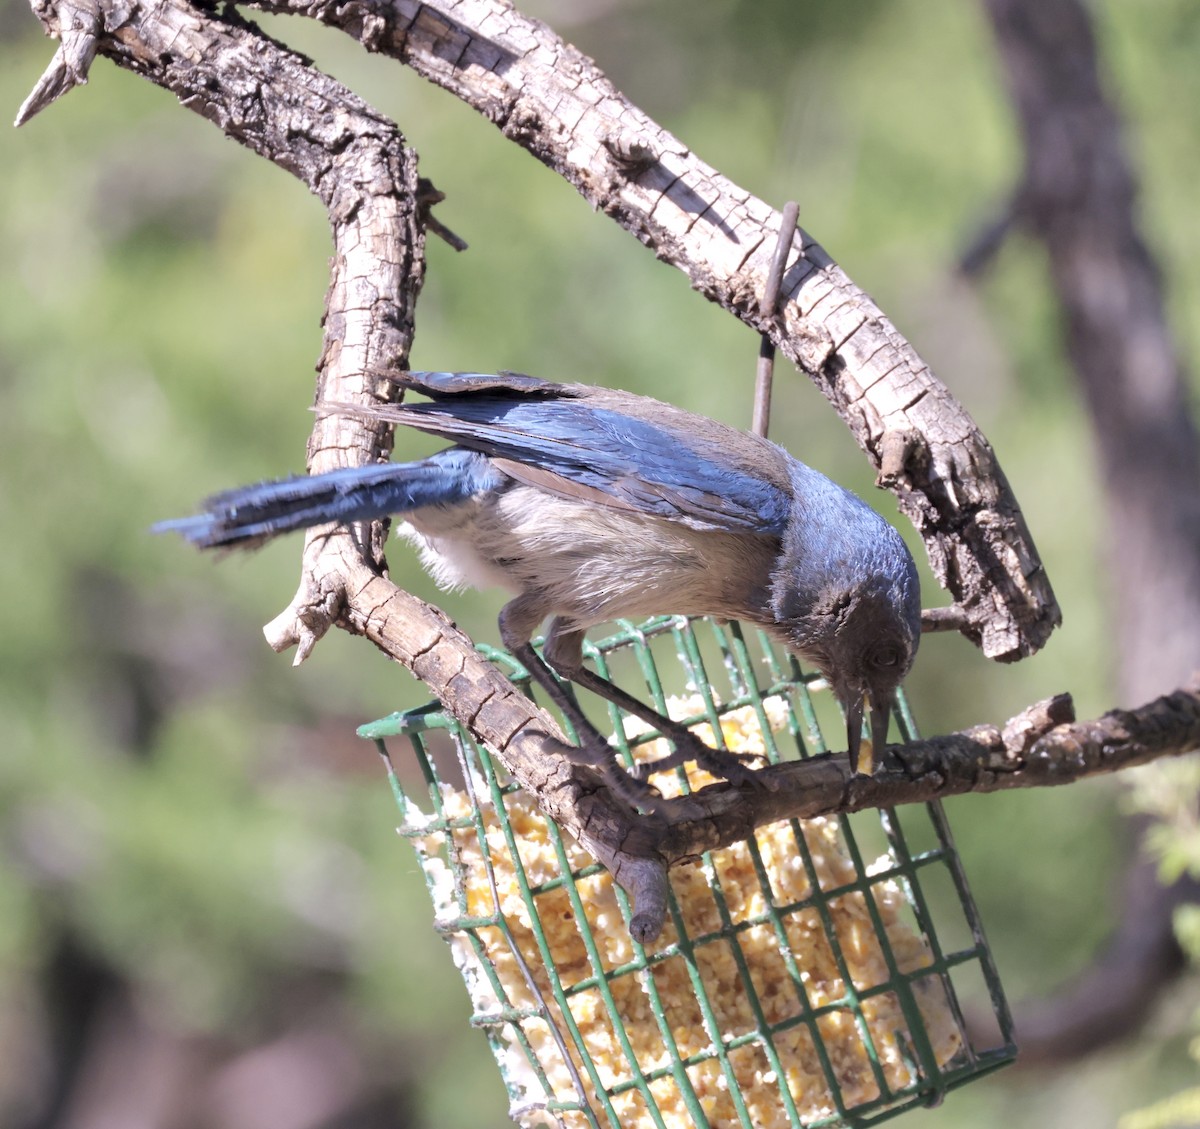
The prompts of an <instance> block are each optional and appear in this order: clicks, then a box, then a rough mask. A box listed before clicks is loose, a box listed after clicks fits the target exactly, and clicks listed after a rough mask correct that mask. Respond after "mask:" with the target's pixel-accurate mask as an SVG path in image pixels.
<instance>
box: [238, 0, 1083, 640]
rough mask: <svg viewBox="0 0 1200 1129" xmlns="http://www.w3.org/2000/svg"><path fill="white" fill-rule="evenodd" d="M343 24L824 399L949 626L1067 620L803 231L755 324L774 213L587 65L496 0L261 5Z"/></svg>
mask: <svg viewBox="0 0 1200 1129" xmlns="http://www.w3.org/2000/svg"><path fill="white" fill-rule="evenodd" d="M256 6H258V7H261V8H263V9H264V10H270V11H276V12H290V13H292V14H296V15H304V16H308V17H310V18H313V19H317V20H320V21H321V22H323V23H327V24H330V25H331V26H334V27H337V28H339V29H341V30H342V31H344V32H346V33H347V34H348V35H350V36H352V37H353V38H355V39H356V40H358V41H359V42H361V43H362V44H363V46H364V47H366V48H367V49H369V50H371V51H377V52H380V53H382V54H386V55H391V56H393V57H394V58H396V59H398V60H400V61H401V62H403V63H406V64H407V65H408V66H410V67H412V68H413V69H414V70H415V71H417V72H418V73H419V74H421V75H423V76H424V77H425V78H427V79H429V80H430V81H432V82H434V83H436V84H437V85H439V86H441V87H442V88H444V89H446V90H448V91H450V92H451V93H452V94H454V95H455V96H457V97H458V98H460V99H462V100H463V101H464V102H466V103H467V104H468V105H470V106H472V107H473V108H474V109H476V110H478V111H479V112H480V113H481V114H483V115H484V116H485V117H487V118H488V119H489V120H490V121H492V122H493V123H495V125H496V126H497V127H498V128H499V129H500V131H501V132H502V133H503V134H504V136H505V137H507V138H508V139H509V140H511V141H513V142H515V143H516V144H518V145H521V146H522V147H523V148H525V149H527V150H528V151H529V152H530V153H532V154H533V155H534V156H535V157H537V158H538V160H540V161H542V162H543V163H545V164H546V165H547V166H549V167H550V168H551V169H553V170H554V171H555V172H557V173H558V174H559V175H560V176H562V177H563V178H564V179H565V180H567V181H568V182H569V183H570V184H572V185H573V186H574V187H575V189H576V190H577V191H578V192H579V193H580V194H581V195H582V196H583V197H584V198H585V199H586V200H587V201H588V202H589V203H590V204H591V205H592V206H593V207H594V208H596V209H597V210H599V211H602V212H604V213H605V214H606V215H608V216H610V217H611V218H612V219H614V220H615V221H616V222H617V223H619V224H620V225H621V226H622V227H624V228H625V229H626V230H627V231H629V232H630V233H631V234H633V235H634V236H636V238H638V239H639V240H640V241H641V242H642V243H644V244H645V245H646V246H647V247H648V248H650V249H651V250H653V251H654V253H655V255H656V256H657V257H658V258H659V259H661V260H663V261H664V262H666V263H669V264H670V265H672V266H675V267H677V268H678V269H680V270H682V271H683V272H684V273H685V274H686V275H687V276H688V278H689V279H690V281H691V284H692V286H693V287H694V288H695V289H696V290H698V291H699V292H700V293H701V294H703V295H704V296H705V297H707V298H709V299H710V300H712V301H714V302H716V303H718V304H719V305H721V306H722V307H723V308H725V309H726V310H728V311H730V312H731V313H733V314H734V315H735V316H737V317H738V318H740V319H741V320H742V321H744V322H745V323H746V324H747V325H750V326H752V327H753V328H754V329H756V330H758V331H760V332H762V333H765V334H767V335H769V337H770V338H771V339H772V340H773V341H774V343H775V344H776V346H777V347H778V348H779V349H780V350H781V351H782V352H783V354H784V355H785V356H786V357H788V358H789V359H790V360H792V361H793V362H794V363H795V364H796V365H798V366H799V367H800V368H801V369H802V370H803V371H804V372H805V373H807V374H808V375H809V376H810V377H811V378H812V379H813V381H814V382H815V383H816V384H817V386H818V387H819V388H820V389H821V391H822V392H823V393H824V394H825V395H826V396H827V397H828V399H829V400H830V402H831V403H832V404H833V406H834V408H835V409H836V410H837V412H838V414H839V415H840V416H841V417H842V419H843V420H844V421H845V423H846V424H847V426H848V427H849V428H850V430H851V432H852V433H853V434H854V437H855V438H856V440H857V441H858V443H859V446H860V447H861V448H862V449H863V451H864V452H866V454H867V456H868V458H870V460H871V461H872V463H873V464H874V465H875V467H876V468H877V469H878V471H879V480H878V481H879V484H880V485H881V486H884V487H887V488H888V489H890V490H892V491H893V492H894V493H895V495H896V497H897V498H898V500H899V504H900V508H901V510H902V511H903V512H904V513H905V515H906V516H908V517H909V518H910V519H911V520H912V522H913V523H914V525H916V527H917V529H918V530H919V531H920V533H921V536H922V537H923V538H924V541H925V545H926V550H927V552H928V555H929V560H930V564H931V566H932V568H933V571H934V574H935V575H936V576H937V578H938V581H939V582H940V583H941V584H942V585H943V586H944V587H946V588H947V589H948V590H949V591H950V593H951V595H952V596H953V598H954V602H955V604H956V605H957V606H959V607H960V608H961V612H962V615H961V617H960V620H959V623H958V627H959V630H960V631H962V633H963V634H965V635H967V636H968V637H969V638H971V639H972V640H973V641H974V642H975V643H977V644H978V645H979V646H980V647H982V649H983V651H984V653H985V654H987V655H989V656H990V657H993V658H996V659H1000V660H1005V661H1007V660H1013V659H1019V658H1022V657H1024V656H1026V655H1029V654H1032V653H1033V652H1035V651H1037V650H1038V649H1039V648H1040V647H1041V646H1042V644H1043V643H1044V642H1045V641H1046V638H1047V637H1048V636H1049V634H1050V632H1051V631H1052V630H1053V629H1054V628H1055V627H1056V626H1057V625H1058V624H1059V622H1060V620H1061V615H1060V612H1059V608H1058V604H1057V602H1056V601H1055V598H1054V593H1053V591H1052V589H1051V587H1050V582H1049V580H1048V578H1047V577H1046V574H1045V572H1044V570H1043V569H1042V565H1041V562H1040V560H1039V558H1038V555H1037V550H1036V549H1035V548H1034V545H1033V540H1032V538H1031V537H1030V535H1029V531H1028V530H1027V529H1026V527H1025V522H1024V519H1023V518H1022V516H1021V512H1020V509H1019V508H1018V506H1017V503H1016V499H1015V498H1014V497H1013V495H1012V491H1011V490H1010V489H1009V486H1008V483H1007V481H1006V480H1005V478H1004V474H1003V472H1002V471H1001V469H1000V466H999V464H998V463H997V461H996V458H995V455H994V453H993V452H992V449H991V446H990V445H989V444H988V442H987V440H986V439H985V438H984V436H983V435H982V434H981V433H980V431H979V429H978V428H977V427H976V426H975V423H974V421H973V420H971V418H970V416H969V415H968V414H967V412H966V411H965V410H964V409H963V407H962V406H961V405H960V404H959V403H958V402H957V401H956V400H955V399H954V397H953V396H951V394H950V393H949V391H948V390H947V389H946V387H945V386H944V385H943V384H942V383H941V382H940V381H939V380H938V379H937V378H936V377H935V376H934V375H933V373H931V372H930V370H929V368H928V366H926V365H925V364H924V362H923V361H922V360H921V359H920V357H918V356H917V354H916V352H915V350H914V349H913V348H912V346H911V345H909V343H908V342H907V341H906V340H905V339H904V338H903V337H902V336H901V335H900V334H899V333H898V332H897V331H896V329H895V327H894V326H892V324H891V323H890V322H889V321H888V320H887V318H886V317H885V316H884V315H883V313H882V312H881V311H880V310H879V309H878V307H877V306H876V305H875V304H874V302H872V301H871V299H870V298H869V297H868V296H867V295H866V294H865V293H864V292H863V291H862V290H860V289H859V288H858V287H856V286H855V285H854V284H853V283H852V282H851V281H850V279H849V278H848V277H847V276H846V274H845V273H844V272H843V271H842V270H841V268H840V267H838V265H837V264H836V263H835V262H834V261H833V259H832V258H831V257H830V256H829V255H828V254H827V253H826V251H825V250H824V249H823V248H822V247H821V246H820V245H819V244H818V243H817V242H816V241H815V240H814V239H813V238H812V237H811V236H809V235H808V234H807V233H805V232H804V231H803V230H798V232H797V235H796V238H795V244H794V247H793V250H792V255H791V256H790V257H789V260H788V262H789V266H788V269H787V272H786V274H785V275H784V279H783V287H782V300H781V302H780V305H779V308H778V312H777V313H776V315H775V316H773V317H764V316H763V315H762V313H761V311H760V304H759V299H760V296H761V295H762V293H763V292H764V290H765V287H766V283H767V277H768V274H769V272H770V267H771V259H772V253H773V250H774V248H775V244H776V236H777V233H778V231H779V230H780V216H779V213H778V212H776V211H775V210H774V209H772V208H771V207H770V206H768V205H767V204H765V203H764V202H763V201H761V200H758V199H756V198H755V197H753V196H752V195H751V194H750V193H748V192H747V191H746V190H745V189H742V188H739V187H738V186H737V185H736V184H733V183H732V182H731V181H729V180H728V179H727V178H725V177H723V176H722V175H721V174H720V173H718V172H717V171H716V170H715V169H713V168H711V167H710V166H708V165H706V164H705V163H704V162H703V161H701V160H700V159H699V158H698V157H697V156H696V155H695V154H694V153H692V152H691V151H690V150H689V149H688V147H687V146H686V145H685V144H684V143H683V142H682V141H680V140H679V139H678V138H676V137H673V136H672V135H671V134H670V133H668V132H667V131H666V130H664V129H663V128H662V127H661V126H659V125H658V124H657V123H656V122H654V121H653V120H651V119H650V118H649V117H648V116H647V115H646V114H644V113H643V112H642V111H641V110H640V109H639V108H638V107H637V106H635V105H633V104H632V103H631V102H630V101H629V100H628V99H627V98H625V97H624V95H622V94H621V92H620V91H618V90H617V89H616V88H615V87H613V85H612V84H611V83H610V82H609V80H608V79H607V78H606V77H605V75H604V74H603V73H602V72H601V71H600V69H599V68H598V67H597V66H596V64H595V63H594V62H592V60H591V59H589V58H587V57H586V56H584V55H582V54H581V53H580V52H579V51H577V50H576V49H575V48H573V47H571V46H570V45H569V44H567V43H565V42H564V41H563V40H562V39H561V38H559V37H558V36H557V35H556V34H555V33H554V32H553V31H552V30H551V29H550V28H549V27H547V26H546V25H545V24H543V23H541V22H540V21H538V20H533V19H530V18H528V17H526V16H524V15H522V14H521V13H520V12H518V11H517V10H516V9H514V8H513V7H512V5H511V4H510V3H508V2H507V0H458V2H456V3H449V2H441V3H425V2H422V0H367V2H365V3H358V2H356V3H353V4H326V3H319V2H316V0H261V2H260V3H258V4H257V5H256Z"/></svg>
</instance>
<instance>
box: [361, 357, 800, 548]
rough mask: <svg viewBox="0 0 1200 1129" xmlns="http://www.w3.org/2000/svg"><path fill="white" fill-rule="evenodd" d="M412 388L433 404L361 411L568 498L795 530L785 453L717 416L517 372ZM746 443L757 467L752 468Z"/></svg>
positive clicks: (733, 526) (716, 524) (715, 524)
mask: <svg viewBox="0 0 1200 1129" xmlns="http://www.w3.org/2000/svg"><path fill="white" fill-rule="evenodd" d="M404 382H405V383H406V384H410V380H409V378H408V377H407V376H406V378H405V381H404ZM411 387H412V388H413V389H414V390H417V391H420V392H423V393H425V394H426V395H430V396H435V397H437V399H435V400H433V401H432V402H430V403H414V404H407V403H406V404H398V405H380V406H378V407H375V408H370V409H365V412H366V413H367V414H369V415H372V416H375V417H377V418H383V419H387V420H390V421H392V422H395V423H402V424H405V425H407V426H409V427H414V428H417V429H418V430H421V431H427V432H430V433H432V434H435V435H441V436H443V437H445V438H447V439H451V440H453V441H454V442H456V443H458V444H460V445H461V446H463V447H468V448H470V449H473V450H476V451H482V452H484V453H485V454H487V455H489V456H491V457H492V459H493V461H494V462H495V463H496V464H497V465H498V467H499V468H500V469H502V470H504V471H505V472H506V473H508V474H510V475H511V476H512V477H514V478H516V479H518V480H519V481H524V482H527V483H529V484H530V485H535V486H538V487H541V488H542V489H546V490H550V491H551V492H552V493H558V494H561V495H563V496H567V497H576V498H587V499H588V500H590V501H592V502H594V503H596V504H600V505H605V506H609V507H611V508H614V509H623V510H633V511H637V512H640V513H645V514H652V515H654V516H656V517H664V518H668V519H670V520H675V521H683V522H686V523H687V524H689V525H693V526H698V527H703V528H709V529H727V530H744V531H752V532H757V533H764V534H770V535H774V536H781V535H782V533H783V531H784V528H785V527H786V525H787V517H788V508H789V495H788V492H787V490H786V489H785V488H784V487H783V486H781V485H780V480H781V478H782V481H783V482H785V483H786V482H787V478H786V477H785V476H784V472H782V471H781V469H780V467H781V463H782V462H783V461H786V460H787V456H786V455H785V454H784V453H783V452H782V450H781V449H780V448H778V447H776V446H775V445H774V444H771V443H767V442H766V441H765V440H757V439H755V438H754V437H752V436H748V435H746V434H745V433H744V432H740V431H737V430H735V429H733V428H729V427H725V426H724V425H721V424H717V423H714V422H713V421H712V420H707V419H703V418H701V417H699V416H693V415H690V414H689V413H686V412H683V411H681V410H680V409H678V408H672V407H669V406H668V405H663V404H659V403H658V402H657V401H653V400H649V399H646V398H645V397H640V396H634V395H632V394H630V393H623V392H617V391H613V390H609V389H591V388H589V387H588V386H586V385H561V384H551V383H548V382H545V381H539V380H535V379H534V378H533V377H528V376H522V375H519V374H501V375H490V374H477V373H414V374H411ZM755 445H756V446H755ZM750 446H753V447H754V451H755V453H761V456H762V466H763V470H762V471H761V472H760V471H759V470H758V469H756V468H752V467H750V466H748V465H747V464H748V463H749V462H751V461H752V460H751V459H750V458H748V457H747V450H748V448H749V447H750Z"/></svg>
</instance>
